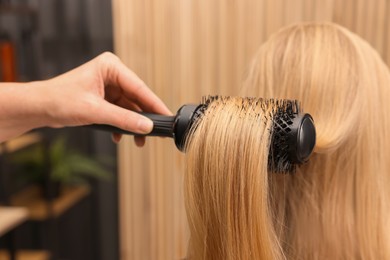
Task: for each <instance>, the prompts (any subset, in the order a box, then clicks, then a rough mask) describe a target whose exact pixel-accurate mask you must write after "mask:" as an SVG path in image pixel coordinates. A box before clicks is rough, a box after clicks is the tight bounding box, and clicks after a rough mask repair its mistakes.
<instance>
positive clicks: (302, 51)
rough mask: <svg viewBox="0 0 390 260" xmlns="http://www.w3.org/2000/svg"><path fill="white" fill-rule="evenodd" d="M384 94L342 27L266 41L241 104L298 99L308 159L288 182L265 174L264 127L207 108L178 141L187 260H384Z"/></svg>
mask: <svg viewBox="0 0 390 260" xmlns="http://www.w3.org/2000/svg"><path fill="white" fill-rule="evenodd" d="M389 88H390V74H389V70H388V68H387V67H386V65H385V64H384V63H383V62H382V60H381V59H380V57H379V55H378V54H377V53H376V52H375V51H374V50H373V49H372V48H371V47H370V46H369V44H367V43H366V42H365V41H364V40H362V39H361V38H359V37H358V36H357V35H355V34H353V33H351V32H349V31H348V30H346V29H345V28H342V27H340V26H338V25H335V24H330V23H305V24H297V25H293V26H290V27H287V28H285V29H283V30H281V31H279V32H278V33H276V34H275V35H273V36H272V37H271V38H270V39H269V40H268V41H267V42H266V43H265V44H263V45H262V46H261V48H260V49H259V51H258V53H257V54H256V56H255V59H254V61H253V64H252V66H251V68H250V70H249V73H248V77H247V80H246V81H245V84H244V88H243V92H242V93H241V94H242V95H249V96H254V95H255V96H259V97H264V98H283V99H298V100H300V101H301V102H302V105H303V109H304V111H305V112H307V113H310V114H311V115H312V116H313V118H314V121H315V124H316V129H317V144H316V148H315V151H316V153H315V154H314V155H313V156H312V158H311V159H310V161H309V162H308V163H307V164H305V165H303V166H301V167H299V168H298V170H297V172H296V173H295V174H292V175H281V174H272V173H271V172H268V171H267V168H266V165H267V160H266V159H267V156H268V146H269V143H268V141H266V140H269V138H268V137H267V135H269V129H268V128H267V127H266V125H268V123H267V122H268V121H267V120H266V119H264V118H263V117H260V118H262V119H261V120H260V119H259V120H260V121H262V122H263V123H260V122H258V123H257V124H251V123H246V120H245V119H247V116H245V111H242V110H239V109H238V110H234V109H233V108H228V109H227V108H224V106H220V107H219V106H216V107H213V108H212V110H211V112H210V114H209V115H207V116H205V117H204V118H203V119H202V120H200V121H201V122H199V125H198V127H197V128H196V129H195V130H194V133H193V135H192V136H191V137H190V139H189V142H188V155H187V165H188V166H187V172H186V179H185V185H186V187H185V189H186V209H187V214H188V219H189V223H190V231H191V241H190V249H189V256H190V257H191V256H193V257H194V258H195V259H259V258H260V259H277V258H287V259H388V258H390V246H389V245H390V229H389V221H390V209H389V199H390V196H389V195H390V194H389V190H390V189H389V187H390V182H389V170H390V160H389V159H390V158H389V152H388V149H389V147H390V139H389V134H388V131H389V129H390V122H389V120H390V116H389V115H386V113H389V112H388V111H390V92H389ZM226 110H227V111H229V113H227V112H226ZM226 113H227V114H226ZM211 114H212V115H213V116H211ZM252 135H253V136H252Z"/></svg>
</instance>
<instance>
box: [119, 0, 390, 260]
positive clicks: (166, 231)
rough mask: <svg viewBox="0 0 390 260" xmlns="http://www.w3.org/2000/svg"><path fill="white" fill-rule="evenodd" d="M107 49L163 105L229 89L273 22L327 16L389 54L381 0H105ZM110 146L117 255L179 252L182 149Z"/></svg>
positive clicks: (165, 143)
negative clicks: (116, 180)
mask: <svg viewBox="0 0 390 260" xmlns="http://www.w3.org/2000/svg"><path fill="white" fill-rule="evenodd" d="M113 12H114V33H115V51H116V53H117V54H118V55H119V56H120V57H121V59H122V60H123V61H124V62H125V63H126V64H127V65H128V66H129V67H130V68H132V69H133V70H134V71H135V72H136V73H137V74H138V75H140V77H141V78H142V79H144V81H145V82H146V83H147V84H148V85H149V86H150V87H151V88H152V89H153V90H154V91H155V92H156V93H157V94H158V95H159V96H160V97H161V98H162V99H163V100H164V101H165V102H166V103H167V105H168V106H169V108H170V109H171V110H172V111H176V110H177V109H178V108H179V106H180V105H182V104H185V103H190V102H198V101H199V100H200V98H201V96H202V95H207V94H216V93H218V94H226V95H237V93H238V89H239V86H240V82H241V80H242V79H243V77H244V75H245V69H246V68H247V67H248V65H249V61H250V58H251V57H252V56H253V54H254V53H255V51H256V49H257V48H258V46H259V45H260V44H261V43H262V42H264V41H265V40H266V39H267V37H268V36H269V35H270V34H272V33H273V32H275V31H276V30H278V29H279V28H280V27H282V26H284V25H287V24H291V23H294V22H298V21H311V20H320V21H323V20H325V21H334V22H336V23H339V24H341V25H344V26H346V27H348V28H349V29H350V30H352V31H354V32H356V33H358V34H359V35H361V36H362V37H363V38H365V39H367V40H368V41H369V42H370V43H371V44H372V45H373V46H374V47H375V48H376V49H377V50H378V51H379V52H380V54H381V55H382V57H384V59H385V60H386V61H387V63H388V64H389V63H390V45H389V43H390V26H389V25H390V1H389V0H318V1H315V0H259V1H255V0H235V1H234V0H114V1H113ZM147 141H148V143H147V145H146V148H145V149H138V148H135V145H134V144H133V142H132V140H131V138H126V139H125V140H124V141H122V143H121V144H120V146H119V154H120V158H119V166H120V232H121V256H122V259H126V260H127V259H179V258H182V257H184V256H185V252H186V244H187V240H188V232H187V230H186V218H185V211H184V206H183V192H182V185H181V184H182V179H183V173H184V172H183V160H182V159H183V155H182V154H180V153H179V152H178V151H177V150H176V148H175V146H174V143H173V141H172V140H170V139H164V140H162V139H158V140H157V139H156V138H149V139H148V140H147Z"/></svg>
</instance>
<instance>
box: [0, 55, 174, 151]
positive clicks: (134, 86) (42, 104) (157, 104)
mask: <svg viewBox="0 0 390 260" xmlns="http://www.w3.org/2000/svg"><path fill="white" fill-rule="evenodd" d="M10 87H14V88H18V87H19V88H20V89H24V90H25V91H24V92H25V93H29V94H28V95H30V98H28V97H25V98H24V100H25V102H24V104H23V103H22V104H20V105H21V106H22V107H23V106H24V105H26V106H30V108H29V110H28V109H22V110H24V111H25V113H24V116H25V117H26V116H27V115H29V118H34V119H35V120H32V121H34V123H31V122H30V125H27V126H25V128H26V129H23V128H22V131H23V130H24V131H27V130H30V129H32V128H35V127H41V126H50V127H64V126H81V125H89V124H109V125H113V126H116V127H119V128H122V129H125V130H128V131H132V132H136V133H149V132H150V131H151V130H152V128H153V123H152V121H151V120H149V119H148V118H146V117H143V116H141V115H139V114H137V113H135V112H132V111H131V110H133V111H147V112H153V113H158V114H166V115H170V114H171V112H170V111H169V109H168V108H167V107H166V106H165V105H164V103H163V102H162V101H161V100H160V99H159V98H158V97H157V96H156V95H155V94H154V93H153V92H152V91H151V90H150V89H149V88H148V87H147V86H146V85H145V83H144V82H143V81H142V80H141V79H139V78H138V77H137V75H136V74H135V73H134V72H132V71H131V70H129V69H128V68H127V67H126V66H125V65H124V64H123V63H122V62H121V61H120V60H119V58H117V57H116V56H115V55H114V54H112V53H103V54H102V55H100V56H98V57H96V58H95V59H93V60H91V61H89V62H88V63H86V64H84V65H82V66H80V67H78V68H76V69H74V70H72V71H69V72H67V73H65V74H62V75H60V76H58V77H55V78H53V79H50V80H46V81H37V82H32V83H30V84H29V86H28V87H24V88H23V87H21V86H12V85H11V86H10ZM0 96H1V92H0ZM32 101H33V102H32ZM22 102H23V101H22ZM26 110H28V111H29V112H28V113H26ZM21 114H23V113H21ZM26 114H27V115H26ZM16 119H17V118H16ZM19 119H20V120H23V118H19ZM0 121H1V107H0ZM25 121H26V123H28V121H30V120H25ZM21 123H22V122H18V124H19V125H20V124H21ZM0 127H1V124H0ZM19 128H20V127H19ZM20 131H21V130H19V132H20ZM113 139H114V141H116V142H118V141H119V140H120V135H118V134H115V135H114V138H113ZM135 140H136V144H137V145H139V146H142V145H143V143H144V138H140V137H137V138H136V139H135Z"/></svg>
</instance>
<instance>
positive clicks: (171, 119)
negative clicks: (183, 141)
mask: <svg viewBox="0 0 390 260" xmlns="http://www.w3.org/2000/svg"><path fill="white" fill-rule="evenodd" d="M139 114H140V115H143V116H145V117H147V118H149V119H150V120H152V121H153V130H152V132H150V133H149V134H138V133H133V132H130V131H126V130H123V129H121V128H118V127H115V126H112V125H101V124H94V125H89V126H87V127H88V128H92V129H96V130H103V131H106V132H111V133H118V134H126V135H138V136H164V137H172V138H173V126H174V123H175V118H176V117H175V116H163V115H158V114H151V113H143V112H139Z"/></svg>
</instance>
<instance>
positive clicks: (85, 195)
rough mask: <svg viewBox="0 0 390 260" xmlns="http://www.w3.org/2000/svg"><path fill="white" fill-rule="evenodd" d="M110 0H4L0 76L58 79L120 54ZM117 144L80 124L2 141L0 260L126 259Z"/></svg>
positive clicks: (1, 5)
mask: <svg viewBox="0 0 390 260" xmlns="http://www.w3.org/2000/svg"><path fill="white" fill-rule="evenodd" d="M111 11H112V10H111V2H110V1H107V0H82V1H80V0H0V81H3V82H7V81H20V82H24V81H33V80H42V79H48V78H51V77H54V76H56V75H58V74H61V73H63V72H66V71H68V70H70V69H72V68H74V67H77V66H79V65H81V64H82V63H84V62H86V61H88V60H90V59H92V58H93V57H95V56H97V55H98V54H100V53H102V52H104V51H113V33H112V12H111ZM116 168H117V167H116V146H115V145H114V144H113V143H112V142H111V138H110V135H109V134H107V133H102V132H94V131H91V130H88V129H83V128H69V129H57V130H54V129H39V130H37V131H34V132H32V133H29V134H27V135H24V136H22V137H20V138H16V139H15V140H12V141H9V142H7V143H3V144H2V145H1V146H0V203H1V207H0V259H1V260H3V259H36V260H38V259H39V260H41V259H42V260H43V259H80V260H82V259H83V260H85V259H119V246H118V245H119V244H118V203H117V202H118V199H117V197H118V195H117V194H118V193H117V170H116Z"/></svg>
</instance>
